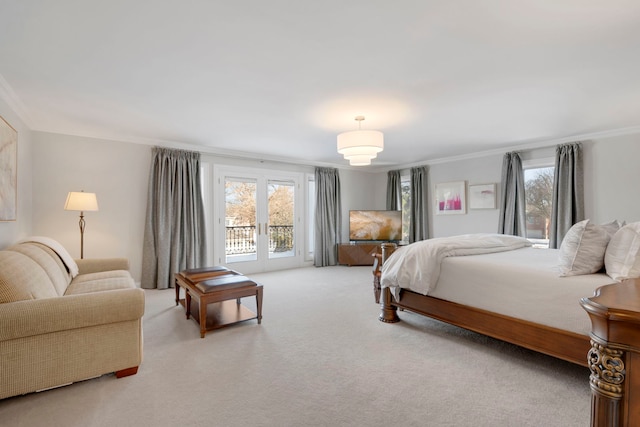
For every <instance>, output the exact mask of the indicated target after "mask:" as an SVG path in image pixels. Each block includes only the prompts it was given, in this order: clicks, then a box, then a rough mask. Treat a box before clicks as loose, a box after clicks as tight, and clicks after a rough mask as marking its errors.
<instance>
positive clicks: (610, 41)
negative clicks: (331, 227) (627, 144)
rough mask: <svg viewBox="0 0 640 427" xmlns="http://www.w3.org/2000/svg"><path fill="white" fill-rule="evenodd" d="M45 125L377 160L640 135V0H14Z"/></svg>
mask: <svg viewBox="0 0 640 427" xmlns="http://www.w3.org/2000/svg"><path fill="white" fill-rule="evenodd" d="M0 92H1V93H3V94H4V98H6V99H7V98H8V102H10V105H12V106H13V107H14V109H16V110H17V112H18V113H19V115H20V116H21V117H22V118H23V119H24V120H25V121H26V123H27V124H28V125H29V126H30V127H31V128H32V129H34V130H42V131H49V132H59V133H65V134H71V135H83V136H93V137H100V138H108V139H116V140H124V141H134V142H143V143H151V144H153V143H157V144H165V143H166V144H169V145H171V144H174V145H175V143H184V144H187V145H186V146H187V147H189V146H190V147H192V148H196V149H201V150H202V151H208V152H219V151H226V150H231V151H236V152H250V153H255V157H260V158H267V159H269V158H271V159H279V158H287V159H291V160H293V161H301V162H305V163H308V164H334V165H347V164H348V163H347V162H346V161H345V160H343V159H342V158H341V156H340V155H338V154H337V152H336V134H338V133H340V132H343V131H348V130H355V129H356V128H357V124H356V122H355V121H354V117H355V116H356V115H364V116H365V117H366V120H365V121H364V122H363V129H365V128H366V129H376V130H380V131H383V132H384V134H385V150H384V152H382V153H381V154H380V155H379V156H378V158H377V159H375V160H374V166H379V167H393V166H398V165H408V164H417V163H419V162H421V161H429V160H430V159H438V158H443V157H451V156H458V155H462V154H464V153H470V152H481V151H488V150H496V149H500V148H501V147H514V146H517V145H520V144H532V143H537V142H539V141H549V140H556V139H562V138H566V137H573V136H584V135H588V134H594V133H599V132H624V130H625V129H627V130H628V129H629V128H631V129H640V128H639V126H640V1H638V0H562V1H557V0H482V1H478V0H457V1H456V0H415V1H411V0H394V1H389V0H386V1H383V0H368V1H364V0H320V1H318V0H313V1H311V0H228V1H223V0H217V1H216V0H180V1H177V0H164V1H157V0H156V1H152V0H135V1H131V0H110V1H103V0H100V1H98V0H85V1H80V0H56V1H48V0H0Z"/></svg>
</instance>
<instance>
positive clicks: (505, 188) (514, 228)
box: [498, 152, 527, 237]
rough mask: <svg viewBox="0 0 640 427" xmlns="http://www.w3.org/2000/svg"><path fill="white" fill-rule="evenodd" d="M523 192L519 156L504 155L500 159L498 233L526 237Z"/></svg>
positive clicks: (522, 177)
mask: <svg viewBox="0 0 640 427" xmlns="http://www.w3.org/2000/svg"><path fill="white" fill-rule="evenodd" d="M524 191H525V187H524V171H523V170H522V160H521V159H520V154H518V153H516V152H511V153H505V155H504V157H503V159H502V179H501V183H500V195H501V197H500V217H499V223H498V233H502V234H511V235H514V236H522V237H526V236H527V205H526V200H525V194H524Z"/></svg>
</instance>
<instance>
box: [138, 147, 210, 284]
mask: <svg viewBox="0 0 640 427" xmlns="http://www.w3.org/2000/svg"><path fill="white" fill-rule="evenodd" d="M205 239H206V233H205V224H204V206H203V203H202V188H201V185H200V153H197V152H192V151H183V150H172V149H168V148H160V147H154V148H153V159H152V164H151V173H150V175H149V191H148V196H147V218H146V224H145V230H144V247H143V252H142V279H141V286H142V287H143V288H146V289H150V288H159V289H166V288H170V287H173V275H174V273H177V272H179V271H181V270H184V269H185V268H195V267H203V266H204V265H205V262H206V258H207V256H206V255H207V254H206V244H205Z"/></svg>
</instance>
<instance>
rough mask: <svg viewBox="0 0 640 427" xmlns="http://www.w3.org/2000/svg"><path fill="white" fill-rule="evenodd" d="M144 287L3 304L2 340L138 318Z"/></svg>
mask: <svg viewBox="0 0 640 427" xmlns="http://www.w3.org/2000/svg"><path fill="white" fill-rule="evenodd" d="M143 314H144V291H143V290H142V289H139V288H131V289H117V290H112V291H104V292H92V293H88V294H79V295H68V296H62V297H55V298H43V299H35V300H26V301H16V302H11V303H5V304H0V325H2V328H0V341H6V340H10V339H16V338H22V337H28V336H34V335H42V334H47V333H52V332H58V331H64V330H72V329H78V328H86V327H89V326H97V325H104V324H109V323H117V322H124V321H130V320H136V319H139V318H141V317H142V315H143Z"/></svg>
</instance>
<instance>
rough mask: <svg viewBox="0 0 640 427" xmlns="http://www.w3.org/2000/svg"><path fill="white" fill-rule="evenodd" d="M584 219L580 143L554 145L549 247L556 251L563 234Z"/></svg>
mask: <svg viewBox="0 0 640 427" xmlns="http://www.w3.org/2000/svg"><path fill="white" fill-rule="evenodd" d="M583 219H584V172H583V166H582V144H581V143H579V142H574V143H571V144H563V145H558V146H557V147H556V168H555V172H554V178H553V200H552V202H551V225H550V227H549V229H550V230H549V247H550V248H559V247H560V244H561V243H562V239H563V238H564V236H565V234H567V231H569V229H570V228H571V226H572V225H573V224H575V223H576V222H579V221H582V220H583Z"/></svg>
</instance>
